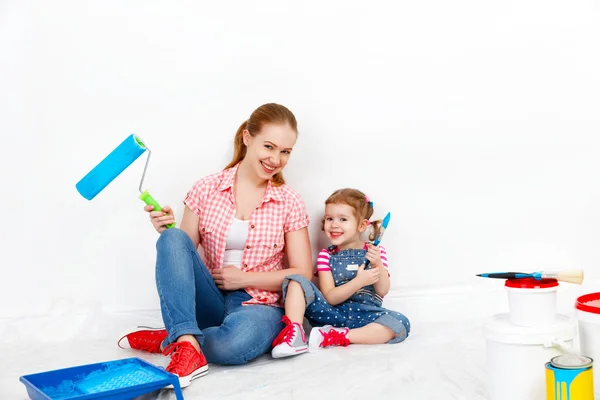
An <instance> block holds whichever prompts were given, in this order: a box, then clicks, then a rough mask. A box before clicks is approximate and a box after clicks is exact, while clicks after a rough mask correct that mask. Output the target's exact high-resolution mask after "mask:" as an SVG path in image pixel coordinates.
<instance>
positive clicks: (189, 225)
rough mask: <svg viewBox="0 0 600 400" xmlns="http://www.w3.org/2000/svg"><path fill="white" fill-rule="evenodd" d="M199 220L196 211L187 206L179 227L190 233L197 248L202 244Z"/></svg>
mask: <svg viewBox="0 0 600 400" xmlns="http://www.w3.org/2000/svg"><path fill="white" fill-rule="evenodd" d="M198 220H199V217H198V216H197V215H196V214H194V212H193V211H192V210H190V209H189V207H188V206H185V208H184V210H183V218H182V219H181V224H180V228H179V229H181V230H182V231H184V232H185V233H187V234H188V236H189V237H190V238H191V239H192V242H194V247H196V248H198V245H199V244H200V232H199V231H198Z"/></svg>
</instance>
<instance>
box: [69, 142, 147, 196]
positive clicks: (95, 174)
mask: <svg viewBox="0 0 600 400" xmlns="http://www.w3.org/2000/svg"><path fill="white" fill-rule="evenodd" d="M144 151H146V147H145V146H144V144H143V143H142V142H141V141H140V140H139V139H138V138H137V137H136V136H135V135H133V134H132V135H130V136H128V137H127V138H126V139H125V140H124V141H123V142H122V143H121V144H120V145H119V146H118V147H117V148H116V149H114V150H113V151H112V152H111V153H110V154H109V155H108V156H106V157H105V158H104V160H102V161H101V162H100V163H99V164H98V165H96V166H95V167H94V169H92V170H91V171H90V172H89V173H88V174H87V175H86V176H84V177H83V178H82V179H81V180H80V181H79V182H77V185H75V186H76V188H77V191H78V192H79V193H80V194H81V195H82V196H83V197H84V198H86V199H88V200H92V199H93V198H94V197H96V195H97V194H98V193H100V192H101V191H102V190H103V189H104V188H105V187H106V186H107V185H108V184H109V183H111V182H112V181H113V180H114V179H115V178H116V177H117V176H119V175H120V174H121V172H123V171H124V170H125V169H126V168H127V167H129V166H130V165H131V164H132V163H133V162H134V161H135V160H137V159H138V158H139V156H141V155H142V153H144Z"/></svg>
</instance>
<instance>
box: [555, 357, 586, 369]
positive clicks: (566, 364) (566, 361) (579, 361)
mask: <svg viewBox="0 0 600 400" xmlns="http://www.w3.org/2000/svg"><path fill="white" fill-rule="evenodd" d="M550 364H551V365H552V366H553V367H555V368H561V369H580V368H588V367H591V366H592V364H594V360H592V359H591V358H590V357H586V356H577V355H572V354H563V355H560V356H556V357H553V358H552V359H551V360H550Z"/></svg>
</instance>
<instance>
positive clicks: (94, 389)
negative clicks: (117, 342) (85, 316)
mask: <svg viewBox="0 0 600 400" xmlns="http://www.w3.org/2000/svg"><path fill="white" fill-rule="evenodd" d="M19 380H20V381H21V382H22V383H23V384H24V385H25V387H26V388H27V393H28V394H29V398H30V399H32V400H75V399H77V400H84V399H85V400H87V399H102V400H108V399H110V400H125V399H133V398H135V397H138V396H141V395H143V394H146V393H150V392H153V391H155V390H158V389H161V388H163V387H165V386H168V385H173V388H174V390H175V395H176V397H177V400H183V394H182V393H181V387H180V386H179V378H178V377H177V375H174V374H171V373H169V372H167V371H165V370H164V369H162V368H159V367H156V366H154V365H152V364H150V363H148V362H146V361H144V360H141V359H139V358H135V357H133V358H126V359H123V360H115V361H107V362H102V363H97V364H88V365H80V366H77V367H71V368H65V369H57V370H54V371H47V372H40V373H37V374H31V375H24V376H21V377H20V378H19Z"/></svg>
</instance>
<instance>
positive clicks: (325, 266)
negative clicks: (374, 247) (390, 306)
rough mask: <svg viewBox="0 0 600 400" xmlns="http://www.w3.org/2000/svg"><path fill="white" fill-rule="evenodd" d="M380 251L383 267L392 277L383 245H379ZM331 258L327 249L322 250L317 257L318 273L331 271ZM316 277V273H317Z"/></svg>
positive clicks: (365, 247)
mask: <svg viewBox="0 0 600 400" xmlns="http://www.w3.org/2000/svg"><path fill="white" fill-rule="evenodd" d="M378 247H379V250H380V251H381V262H382V263H383V267H384V268H385V269H386V270H388V276H389V275H390V273H389V269H388V259H387V252H386V251H385V247H383V246H382V245H379V246H378ZM364 249H365V250H366V249H367V244H366V243H365V246H364ZM329 258H330V254H329V250H327V249H322V250H321V251H320V252H319V255H318V256H317V272H324V271H331V268H330V267H329ZM315 275H316V273H315Z"/></svg>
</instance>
